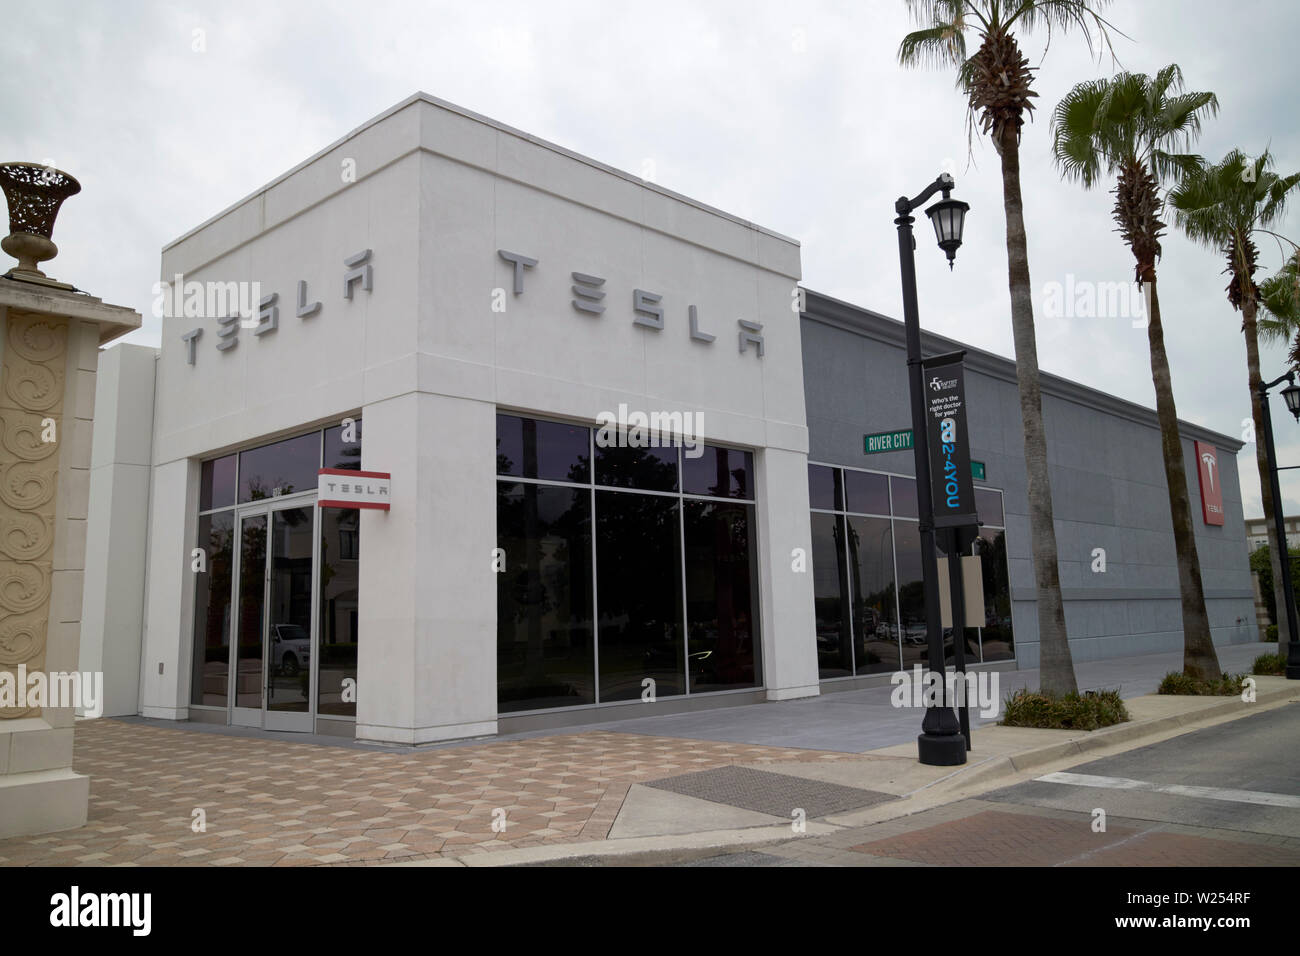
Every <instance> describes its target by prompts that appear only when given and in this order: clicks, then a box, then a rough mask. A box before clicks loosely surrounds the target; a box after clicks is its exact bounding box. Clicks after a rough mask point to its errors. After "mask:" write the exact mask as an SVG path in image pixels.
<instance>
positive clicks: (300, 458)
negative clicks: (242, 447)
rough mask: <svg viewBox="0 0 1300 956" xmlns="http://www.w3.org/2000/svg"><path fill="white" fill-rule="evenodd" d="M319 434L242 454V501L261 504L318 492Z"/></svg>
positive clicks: (240, 495)
mask: <svg viewBox="0 0 1300 956" xmlns="http://www.w3.org/2000/svg"><path fill="white" fill-rule="evenodd" d="M320 443H321V435H320V432H311V433H309V434H307V435H300V436H298V437H297V438H289V439H286V440H285V441H279V442H276V443H275V444H273V445H263V446H261V447H260V448H252V449H249V450H248V451H244V452H240V453H239V500H240V501H241V502H246V501H260V500H262V499H264V498H274V497H277V496H278V495H291V494H293V493H295V492H298V491H315V490H316V475H317V472H318V471H319V470H320Z"/></svg>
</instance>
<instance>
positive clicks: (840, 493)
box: [808, 465, 844, 511]
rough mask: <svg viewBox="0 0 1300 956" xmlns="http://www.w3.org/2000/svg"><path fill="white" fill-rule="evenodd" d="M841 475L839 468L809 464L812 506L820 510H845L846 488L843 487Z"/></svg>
mask: <svg viewBox="0 0 1300 956" xmlns="http://www.w3.org/2000/svg"><path fill="white" fill-rule="evenodd" d="M840 475H841V472H840V470H839V469H838V468H827V467H826V466H825V465H809V466H808V500H809V505H810V507H813V508H816V509H817V510H818V511H843V510H844V489H843V488H842V487H841V481H840Z"/></svg>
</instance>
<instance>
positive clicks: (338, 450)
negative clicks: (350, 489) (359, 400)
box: [321, 418, 361, 471]
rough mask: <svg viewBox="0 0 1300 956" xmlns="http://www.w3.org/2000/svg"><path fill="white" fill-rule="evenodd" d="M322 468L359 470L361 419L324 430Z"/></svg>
mask: <svg viewBox="0 0 1300 956" xmlns="http://www.w3.org/2000/svg"><path fill="white" fill-rule="evenodd" d="M321 460H322V462H323V464H322V466H321V467H323V468H343V469H348V470H350V471H360V470H361V419H359V418H358V419H356V420H355V421H353V422H352V424H350V425H335V426H334V427H333V428H327V429H325V449H324V457H323V458H322V459H321Z"/></svg>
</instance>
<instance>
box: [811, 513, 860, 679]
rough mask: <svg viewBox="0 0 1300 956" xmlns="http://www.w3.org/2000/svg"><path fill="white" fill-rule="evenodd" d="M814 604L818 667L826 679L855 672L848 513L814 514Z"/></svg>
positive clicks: (846, 675)
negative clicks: (846, 538)
mask: <svg viewBox="0 0 1300 956" xmlns="http://www.w3.org/2000/svg"><path fill="white" fill-rule="evenodd" d="M809 517H810V519H811V521H812V571H813V607H814V615H815V619H816V629H817V667H818V670H819V672H820V674H821V676H822V678H823V679H824V678H827V677H848V676H850V675H852V673H853V650H852V644H851V637H850V635H849V599H848V596H849V584H848V563H847V558H846V556H845V553H844V516H843V515H828V514H816V513H814V514H812V515H810V516H809Z"/></svg>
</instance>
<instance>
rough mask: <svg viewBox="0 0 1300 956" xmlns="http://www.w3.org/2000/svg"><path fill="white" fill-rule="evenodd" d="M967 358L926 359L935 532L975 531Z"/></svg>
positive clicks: (959, 354)
mask: <svg viewBox="0 0 1300 956" xmlns="http://www.w3.org/2000/svg"><path fill="white" fill-rule="evenodd" d="M965 354H966V353H965V352H951V353H949V354H947V355H939V356H935V357H934V358H930V359H926V360H925V362H924V363H923V364H924V367H925V377H924V380H925V429H926V435H927V436H928V438H929V443H928V444H929V452H930V492H931V500H932V501H933V502H934V526H935V527H936V528H956V527H962V526H964V525H978V523H979V519H978V518H976V516H975V485H974V482H973V481H972V480H971V464H970V438H969V436H968V435H967V433H966V380H965V376H964V370H963V367H962V357H963V356H964V355H965Z"/></svg>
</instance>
